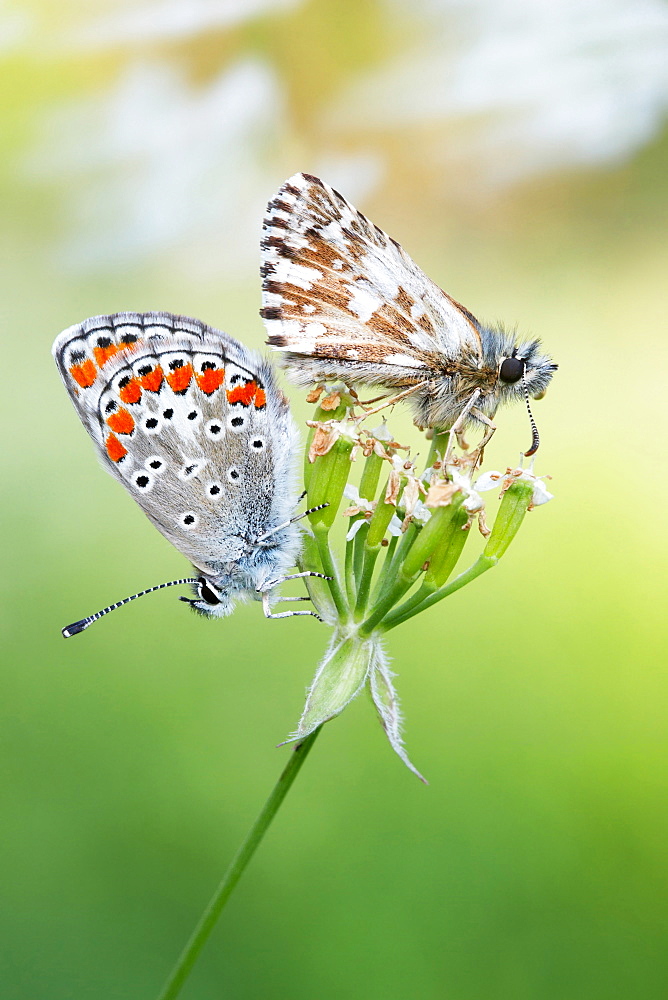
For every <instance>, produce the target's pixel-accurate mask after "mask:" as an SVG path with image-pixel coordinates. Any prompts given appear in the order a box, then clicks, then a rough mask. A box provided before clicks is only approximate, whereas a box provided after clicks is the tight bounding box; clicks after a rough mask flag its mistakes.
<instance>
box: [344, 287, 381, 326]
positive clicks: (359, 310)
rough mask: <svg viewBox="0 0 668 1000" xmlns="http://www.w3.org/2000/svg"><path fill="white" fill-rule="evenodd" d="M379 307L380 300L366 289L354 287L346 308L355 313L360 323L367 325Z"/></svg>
mask: <svg viewBox="0 0 668 1000" xmlns="http://www.w3.org/2000/svg"><path fill="white" fill-rule="evenodd" d="M380 305H381V301H380V299H379V298H378V297H377V296H376V295H372V294H371V292H369V291H367V289H366V288H361V287H359V286H356V287H355V290H354V295H353V297H352V298H351V299H349V301H348V308H349V309H350V311H351V312H353V313H355V315H356V316H357V317H359V319H360V320H361V321H362V323H368V321H369V320H370V319H371V317H372V316H373V314H374V313H375V311H376V309H377V308H378V307H379V306H380Z"/></svg>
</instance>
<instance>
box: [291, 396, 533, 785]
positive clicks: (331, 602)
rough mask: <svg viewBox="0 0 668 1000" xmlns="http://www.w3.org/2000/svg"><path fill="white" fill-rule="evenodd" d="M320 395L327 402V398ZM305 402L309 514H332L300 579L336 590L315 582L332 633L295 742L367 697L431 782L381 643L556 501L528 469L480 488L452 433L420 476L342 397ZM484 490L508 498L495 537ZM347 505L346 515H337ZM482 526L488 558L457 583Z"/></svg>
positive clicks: (487, 564)
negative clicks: (404, 731) (340, 548)
mask: <svg viewBox="0 0 668 1000" xmlns="http://www.w3.org/2000/svg"><path fill="white" fill-rule="evenodd" d="M323 392H326V393H328V394H326V395H325V396H324V398H321V396H322V393H323ZM307 398H308V400H309V402H318V400H320V402H319V405H318V408H317V409H316V412H315V414H314V418H313V420H310V421H308V426H309V428H310V434H309V440H308V449H307V454H306V457H305V463H304V466H305V468H304V477H305V479H304V482H305V487H306V490H307V502H308V506H309V507H317V506H318V505H321V504H325V503H326V504H327V506H324V507H323V508H322V509H320V510H317V511H315V512H314V513H312V514H311V515H310V516H309V520H310V525H309V528H308V529H307V531H306V534H305V538H304V546H303V551H302V556H301V567H300V568H301V569H303V570H312V571H314V572H317V573H321V574H324V575H325V576H326V577H328V578H329V579H327V580H323V579H319V578H315V577H314V578H310V579H309V580H308V581H307V585H308V589H309V594H310V597H311V599H312V601H313V603H314V605H315V608H316V610H317V612H318V614H319V615H320V616H321V617H322V619H323V620H324V621H325V622H326V623H327V624H328V625H330V626H331V627H332V629H333V632H332V636H331V639H330V642H329V645H328V647H327V650H326V652H325V655H324V657H323V659H322V662H321V663H320V665H319V667H318V669H317V671H316V674H315V677H314V678H313V681H312V683H311V686H310V688H309V691H308V696H307V699H306V704H305V706H304V711H303V713H302V717H301V719H300V721H299V726H298V727H297V729H296V731H295V732H294V733H293V734H292V735H291V736H290V740H301V739H303V738H304V737H306V736H308V735H309V733H312V732H313V731H314V730H315V729H317V728H318V727H319V726H320V725H322V723H324V722H327V721H328V720H329V719H332V718H334V717H335V716H336V715H338V714H339V713H340V712H341V711H342V710H343V709H344V708H345V706H346V705H348V704H349V702H350V701H352V699H353V698H355V697H356V695H358V694H359V693H360V692H361V691H362V690H363V689H364V688H365V687H366V688H368V689H369V692H370V694H371V698H372V700H373V702H374V704H375V706H376V709H377V711H378V715H379V717H380V720H381V722H382V725H383V728H384V730H385V732H386V734H387V737H388V739H389V741H390V743H391V745H392V747H393V749H394V750H395V751H396V752H397V754H398V755H399V756H400V757H401V759H402V760H403V761H404V763H405V764H406V765H407V767H409V768H410V770H411V771H413V772H414V773H415V774H416V775H417V776H418V777H419V778H420V779H421V780H423V781H424V780H425V779H424V778H423V777H422V775H421V774H420V773H419V771H417V769H416V768H415V767H414V766H413V764H412V763H411V762H410V760H409V758H408V755H407V753H406V750H405V748H404V744H403V739H402V735H401V714H400V711H399V703H398V698H397V694H396V691H395V688H394V685H393V674H392V672H391V671H390V667H389V659H388V656H387V654H386V652H385V649H384V643H383V639H384V636H385V634H386V633H387V632H389V631H391V630H392V629H393V628H396V626H397V625H401V624H402V623H403V622H405V621H407V620H408V619H409V618H412V617H413V616H414V615H417V614H420V613H421V612H422V611H426V610H427V609H428V608H431V607H432V605H434V604H437V603H438V602H439V601H442V600H443V599H444V598H446V597H449V596H450V594H453V593H455V591H457V590H460V589H461V588H462V587H465V586H466V585H467V584H469V583H472V582H473V581H474V580H475V579H477V578H478V577H479V576H481V575H482V574H483V573H485V572H486V571H487V570H488V569H491V568H492V567H493V566H495V565H496V564H497V562H498V561H499V559H500V558H501V556H502V555H503V554H504V553H505V552H506V550H507V548H508V546H509V545H510V543H511V542H512V541H513V539H514V537H515V535H516V534H517V532H518V531H519V528H520V526H521V524H522V521H523V520H524V517H525V515H526V513H527V511H529V510H531V509H532V508H533V507H537V506H539V505H540V504H543V503H546V502H547V501H548V500H550V499H551V498H552V497H551V494H550V493H548V491H547V489H546V488H545V486H544V484H543V481H542V480H541V479H538V478H537V477H536V476H534V475H533V472H532V471H530V470H526V469H522V468H512V469H511V468H508V469H506V470H505V472H495V471H492V472H483V473H482V474H480V475H478V476H477V477H476V478H475V479H474V478H473V477H474V473H475V469H476V467H477V465H478V463H479V460H480V458H481V456H480V454H479V452H478V451H477V450H473V451H471V450H469V449H468V447H467V446H466V444H465V442H464V441H463V440H462V439H461V438H460V440H459V442H458V444H459V447H458V448H455V447H453V443H454V442H451V441H450V440H449V439H450V432H449V431H444V432H429V433H431V435H432V437H431V447H430V450H429V454H428V457H427V460H426V463H425V467H424V468H422V469H418V468H417V467H416V463H415V461H414V460H413V459H411V457H410V450H409V448H408V447H406V446H402V445H401V444H399V443H398V442H397V441H396V440H394V438H393V435H392V434H391V432H390V430H389V428H388V426H387V424H386V423H385V422H384V421H383V422H382V423H381V426H379V427H375V428H374V429H371V430H369V429H367V428H366V426H365V424H366V423H367V422H369V418H370V416H371V414H367V413H365V412H364V410H363V409H362V410H360V408H359V401H358V400H357V399H356V398H354V397H352V396H351V395H350V394H349V393H348V391H347V390H346V389H344V388H335V389H330V390H325V389H323V388H322V387H319V388H318V389H317V390H315V391H314V392H312V393H311V394H310V395H309V396H308V397H307ZM375 419H378V418H375ZM360 467H361V475H359V474H356V470H357V469H358V468H360ZM353 477H354V478H356V479H357V478H358V479H359V482H358V484H357V485H353V484H352V483H351V479H352V478H353ZM487 490H496V491H497V493H499V494H501V497H502V499H501V503H500V506H499V508H498V511H497V514H496V517H495V518H494V521H493V524H491V525H488V524H487V521H486V518H485V503H484V501H483V499H482V497H481V495H480V494H481V493H483V492H485V491H487ZM344 500H347V501H348V506H347V507H345V509H343V511H341V508H342V506H343V503H344ZM341 514H343V516H344V517H346V518H348V519H349V521H348V527H347V531H346V535H345V552H344V555H343V559H342V560H337V558H336V557H335V555H334V553H333V548H334V547H335V546H336V544H337V542H336V539H335V538H333V537H332V534H331V532H332V529H333V528H335V527H336V523H337V520H340V518H341ZM474 525H477V528H478V531H479V533H480V534H481V535H482V536H483V539H484V546H483V550H482V552H481V553H480V554H479V555H478V557H477V558H476V559H474V561H473V562H472V563H471V564H470V565H469V566H468V567H467V568H466V569H465V570H463V571H460V572H459V573H458V574H457V575H456V576H454V577H453V574H454V572H455V569H456V568H457V567H458V564H459V562H460V559H461V557H462V553H463V549H464V546H465V545H466V542H467V539H468V538H469V536H470V535H471V533H472V531H471V529H472V528H473V527H474ZM473 533H474V534H477V532H473Z"/></svg>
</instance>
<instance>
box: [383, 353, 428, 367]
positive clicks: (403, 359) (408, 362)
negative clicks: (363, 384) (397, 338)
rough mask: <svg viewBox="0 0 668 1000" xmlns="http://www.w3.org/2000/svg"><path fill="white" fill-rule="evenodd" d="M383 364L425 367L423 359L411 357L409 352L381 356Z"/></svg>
mask: <svg viewBox="0 0 668 1000" xmlns="http://www.w3.org/2000/svg"><path fill="white" fill-rule="evenodd" d="M383 364H385V365H401V366H402V367H403V368H426V367H427V366H426V364H425V362H424V361H420V360H418V358H414V357H412V355H410V354H387V355H386V356H385V357H384V358H383Z"/></svg>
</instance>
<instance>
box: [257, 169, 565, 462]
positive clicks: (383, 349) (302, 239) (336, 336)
mask: <svg viewBox="0 0 668 1000" xmlns="http://www.w3.org/2000/svg"><path fill="white" fill-rule="evenodd" d="M263 228H264V238H263V240H262V253H263V262H262V269H261V273H262V280H263V300H262V301H263V308H262V310H261V315H262V317H263V319H264V320H265V324H266V327H267V332H268V334H269V338H268V343H269V344H270V345H271V346H272V347H273V348H275V349H277V350H278V351H281V352H282V355H283V357H282V364H283V366H284V367H285V368H286V369H287V372H288V377H289V378H290V379H291V380H292V381H293V382H295V383H296V384H298V385H309V384H311V383H313V382H317V381H328V380H330V381H331V380H340V381H343V382H345V383H347V384H348V385H352V386H355V385H357V384H358V383H366V384H369V385H379V386H384V387H387V388H388V389H393V390H398V391H399V393H402V392H404V393H405V394H406V395H407V396H408V397H409V399H410V400H411V402H412V406H413V412H414V416H415V420H416V423H418V424H420V425H421V426H425V427H452V426H453V425H455V424H457V426H464V424H466V423H470V422H478V423H484V424H487V425H488V426H491V427H492V429H493V426H494V425H493V424H491V418H492V417H493V416H494V414H495V412H496V410H497V408H498V406H499V404H501V403H503V402H507V401H510V400H512V399H522V398H524V399H525V401H526V403H527V406H528V402H529V396H533V397H534V398H535V397H538V396H540V395H541V394H542V393H544V392H545V390H546V388H547V386H548V383H549V382H550V379H551V378H552V373H553V372H554V371H555V369H556V367H557V366H556V365H555V364H553V362H552V360H551V358H549V357H548V356H547V355H545V354H542V353H541V350H540V344H539V341H537V340H531V341H519V342H518V341H517V340H516V338H515V337H514V336H512V335H511V334H509V333H507V332H506V331H504V329H503V328H502V327H501V326H495V327H494V326H485V325H483V324H481V323H479V322H478V320H477V319H476V318H475V316H473V315H472V314H471V313H470V312H469V311H468V309H465V308H464V306H461V305H460V304H459V303H458V302H455V300H454V299H452V298H451V297H450V296H449V295H447V294H446V293H445V292H444V291H443V290H442V289H441V288H439V287H438V285H436V284H434V282H433V281H431V279H430V278H428V277H427V275H426V274H425V273H424V272H423V271H421V270H420V268H419V267H418V266H417V264H415V263H414V261H413V260H411V258H410V257H409V256H408V254H407V253H406V252H405V251H404V250H403V249H402V248H401V246H400V245H399V244H398V243H397V242H396V240H393V239H391V238H390V237H389V236H388V235H387V234H386V233H384V232H383V231H382V229H379V228H378V226H375V225H374V224H373V223H372V222H370V221H369V220H368V219H367V218H366V217H365V216H364V215H362V214H361V212H358V211H357V210H356V209H355V208H353V206H352V205H350V204H349V203H348V202H347V201H346V200H345V198H343V197H342V195H340V194H339V193H338V191H335V190H334V189H333V188H331V187H329V185H328V184H325V183H324V182H323V181H321V180H320V179H319V178H318V177H313V176H312V175H311V174H303V173H302V174H295V175H294V177H291V178H290V179H289V180H288V181H286V182H285V184H284V185H283V186H282V187H281V188H280V190H279V191H278V193H277V195H276V197H275V198H273V199H272V201H270V202H269V205H268V208H267V215H266V218H265V221H264V227H263ZM532 427H533V430H534V434H533V441H532V447H531V449H530V450H529V451H527V452H526V454H527V455H529V454H533V452H535V450H536V449H537V447H538V435H537V432H536V430H535V424H534V423H533V418H532ZM488 437H489V434H488V436H487V438H486V439H488Z"/></svg>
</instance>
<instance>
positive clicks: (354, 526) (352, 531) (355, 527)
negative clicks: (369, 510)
mask: <svg viewBox="0 0 668 1000" xmlns="http://www.w3.org/2000/svg"><path fill="white" fill-rule="evenodd" d="M395 517H396V515H395ZM368 523H369V522H368V521H367V519H366V518H365V517H360V518H359V519H358V520H357V521H353V522H352V523H351V525H350V528H349V529H348V534H347V535H346V541H347V542H351V541H352V540H353V538H354V537H355V535H356V534H357V532H358V531H359V530H360V528H361V527H362V525H363V524H368Z"/></svg>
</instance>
